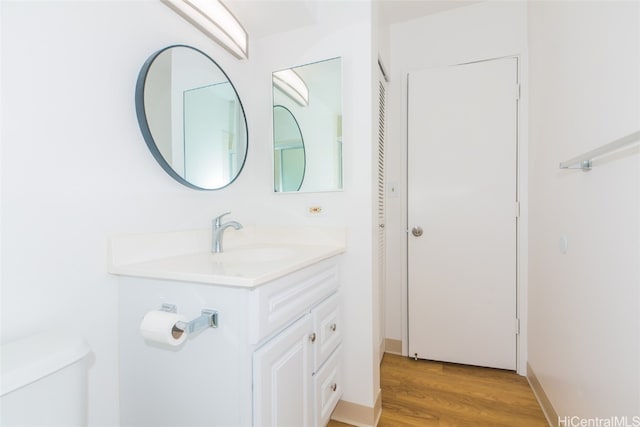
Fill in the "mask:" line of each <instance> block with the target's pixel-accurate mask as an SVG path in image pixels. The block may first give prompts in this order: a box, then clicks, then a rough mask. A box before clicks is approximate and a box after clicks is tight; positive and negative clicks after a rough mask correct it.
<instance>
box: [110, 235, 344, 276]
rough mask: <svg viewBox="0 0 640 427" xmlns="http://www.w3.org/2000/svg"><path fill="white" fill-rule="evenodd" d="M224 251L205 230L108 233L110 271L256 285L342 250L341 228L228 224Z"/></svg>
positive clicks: (126, 274)
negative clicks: (238, 227) (214, 248)
mask: <svg viewBox="0 0 640 427" xmlns="http://www.w3.org/2000/svg"><path fill="white" fill-rule="evenodd" d="M226 234H227V235H225V237H224V241H223V248H224V251H223V252H222V253H219V254H216V253H211V251H210V247H211V238H210V231H209V230H191V231H185V232H170V233H153V234H134V235H122V236H112V237H111V239H110V242H109V262H108V271H109V272H110V273H112V274H117V275H125V276H134V277H146V278H157V279H168V280H178V281H187V282H196V283H206V284H212V285H222V286H233V287H242V288H254V287H256V286H259V285H262V284H264V283H267V282H269V281H271V280H274V279H277V278H279V277H282V276H285V275H287V274H289V273H292V272H294V271H296V270H299V269H301V268H304V267H307V266H310V265H312V264H315V263H317V262H320V261H322V260H324V259H327V258H331V257H333V256H336V255H339V254H341V253H343V252H344V251H345V243H344V242H345V239H344V230H343V229H336V228H331V229H328V228H311V227H286V228H285V227H264V226H262V227H256V226H249V227H246V226H245V227H244V228H243V229H242V230H239V231H236V230H231V229H229V230H228V231H227V232H226Z"/></svg>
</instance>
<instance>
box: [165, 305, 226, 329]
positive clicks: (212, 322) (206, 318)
mask: <svg viewBox="0 0 640 427" xmlns="http://www.w3.org/2000/svg"><path fill="white" fill-rule="evenodd" d="M160 310H161V311H166V312H169V313H177V312H178V307H177V306H176V305H175V304H162V307H160ZM176 327H177V328H180V329H182V330H183V331H185V332H187V333H188V334H194V333H196V332H199V331H201V330H203V329H206V328H217V327H218V312H217V311H215V310H211V309H207V308H205V309H202V311H201V314H200V317H196V318H195V319H193V320H191V321H190V322H177V323H176Z"/></svg>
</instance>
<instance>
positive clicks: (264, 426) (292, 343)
mask: <svg viewBox="0 0 640 427" xmlns="http://www.w3.org/2000/svg"><path fill="white" fill-rule="evenodd" d="M312 329H313V322H312V318H311V315H310V314H307V315H305V316H304V317H303V318H301V319H300V320H298V321H297V322H296V323H294V324H293V325H291V326H290V327H288V328H287V329H285V330H284V331H282V332H281V333H280V334H278V335H276V336H275V337H274V338H273V339H272V340H271V341H269V342H267V343H266V344H264V345H263V346H262V347H260V348H259V349H257V350H256V351H255V352H254V354H253V402H254V406H253V421H254V426H256V427H276V426H277V427H305V426H312V425H313V415H314V414H313V406H314V405H313V399H312V392H313V391H312V388H313V385H312V380H311V361H312V353H311V346H312V342H311V339H310V335H311V333H312Z"/></svg>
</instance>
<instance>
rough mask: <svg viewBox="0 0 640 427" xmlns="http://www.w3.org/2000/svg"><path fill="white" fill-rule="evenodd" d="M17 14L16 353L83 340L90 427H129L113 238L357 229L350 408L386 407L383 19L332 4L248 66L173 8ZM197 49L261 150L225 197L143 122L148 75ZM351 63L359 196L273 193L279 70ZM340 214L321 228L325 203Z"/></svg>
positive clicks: (12, 177) (348, 293)
mask: <svg viewBox="0 0 640 427" xmlns="http://www.w3.org/2000/svg"><path fill="white" fill-rule="evenodd" d="M0 7H1V8H2V9H1V10H2V12H1V15H2V22H1V24H2V123H3V128H2V178H1V179H2V229H1V236H2V341H3V342H6V341H9V340H12V339H15V338H18V337H20V336H23V335H26V334H29V333H32V332H34V331H37V330H41V329H47V328H49V327H56V328H60V329H64V330H66V331H68V332H69V333H70V334H78V335H82V336H84V337H85V338H86V339H87V341H88V342H89V344H90V345H91V347H92V349H93V353H94V358H95V360H94V361H93V363H92V366H91V368H90V377H89V381H90V385H89V406H90V407H89V424H90V425H91V426H114V425H117V424H118V404H117V401H118V385H117V383H116V380H115V379H116V378H117V367H118V365H117V351H116V350H117V338H118V337H117V332H116V331H117V293H116V284H117V278H115V277H112V276H110V275H108V274H107V273H106V242H107V237H108V236H109V235H110V234H112V233H128V232H146V231H163V230H184V229H193V228H205V227H208V226H209V225H210V220H211V218H212V217H213V216H215V215H217V214H219V213H221V212H224V211H226V210H230V211H232V212H233V215H232V217H233V218H234V219H237V220H239V221H240V222H245V223H261V224H269V223H271V224H289V223H295V224H313V225H322V224H326V225H346V226H347V227H348V252H347V254H346V255H345V257H344V259H345V262H344V266H343V275H344V278H345V281H344V290H343V291H344V307H343V309H344V312H345V318H346V319H348V322H347V325H346V328H345V329H346V330H345V347H346V348H345V353H346V354H347V355H348V356H347V358H346V360H345V375H346V383H345V394H344V397H343V398H344V399H346V400H348V401H351V402H354V403H358V404H361V405H365V406H373V402H374V399H375V394H376V393H377V390H378V388H379V386H378V384H377V377H376V372H377V365H376V364H375V363H374V361H373V356H372V355H373V352H372V347H373V338H372V335H373V331H372V328H373V327H372V323H373V316H374V315H375V314H374V312H373V309H372V299H373V296H372V281H373V279H372V265H371V247H372V229H373V227H372V219H371V215H372V213H371V212H372V211H373V210H372V200H371V191H370V189H371V187H372V178H371V149H370V147H371V139H372V138H371V127H372V125H371V108H370V106H371V105H372V104H371V103H372V100H371V81H372V78H371V75H372V66H371V64H372V59H371V56H372V55H371V12H370V5H368V4H367V3H361V2H350V3H334V2H326V3H325V2H320V3H319V7H318V10H319V20H318V22H319V24H318V25H316V26H313V27H309V28H306V29H302V30H299V31H296V32H295V33H291V34H288V35H287V34H284V35H281V36H275V37H271V38H268V39H263V40H260V41H254V42H253V43H252V45H251V59H250V60H248V61H237V60H235V59H234V58H232V57H231V56H230V55H229V54H228V53H226V51H224V50H223V49H221V48H219V47H218V46H217V45H215V44H214V43H212V42H211V41H210V40H209V39H207V38H206V37H205V36H204V35H201V34H200V33H199V32H198V31H196V30H195V29H193V28H192V27H191V26H190V25H189V24H188V23H186V22H185V21H183V20H182V19H181V18H179V17H177V16H176V15H175V14H174V12H172V11H171V10H170V9H169V8H167V7H166V6H164V5H162V4H161V3H160V2H139V1H131V2H111V1H104V2H93V1H92V2H81V1H78V2H7V1H3V2H0ZM176 43H184V44H190V45H193V46H194V47H197V48H199V49H201V50H203V51H205V52H206V53H208V54H209V55H210V56H211V57H213V58H215V59H216V61H218V63H219V64H220V66H221V67H222V68H224V69H225V71H226V72H227V73H228V75H229V76H230V77H231V79H232V81H233V83H234V85H235V86H236V88H237V90H238V93H239V95H240V98H241V99H242V101H243V104H244V107H245V110H246V113H247V122H248V126H249V153H248V157H247V163H246V165H245V169H244V172H243V173H242V175H241V176H240V177H239V178H238V179H237V180H236V181H235V182H234V183H233V184H232V185H231V186H230V187H227V188H225V189H223V190H220V191H216V192H197V191H194V190H190V189H188V188H186V187H183V186H181V185H180V184H178V183H176V182H175V181H173V180H172V179H171V178H170V177H169V176H168V175H166V174H165V173H164V171H163V170H162V169H161V168H160V167H159V166H158V165H157V164H156V162H155V160H154V159H153V157H152V156H151V155H150V153H149V152H148V150H147V147H146V146H145V144H144V141H143V139H142V136H141V134H140V131H139V129H138V125H137V122H136V116H135V108H134V88H135V82H136V77H137V74H138V71H139V69H140V67H141V66H142V64H143V62H144V61H145V60H146V58H147V57H148V56H149V55H150V54H151V53H153V52H154V51H156V50H157V49H159V48H161V47H164V46H167V45H170V44H176ZM335 56H342V57H343V91H344V120H343V135H344V141H345V143H344V161H345V178H344V180H345V191H344V192H340V193H322V194H273V177H272V157H273V154H272V130H271V110H272V100H271V72H272V71H273V70H278V69H283V68H287V67H290V66H292V65H299V64H302V63H305V62H312V61H317V60H319V59H326V58H331V57H335ZM317 204H320V205H322V206H323V208H324V211H325V214H324V215H323V216H321V217H317V218H310V217H307V216H306V209H307V207H308V206H310V205H317Z"/></svg>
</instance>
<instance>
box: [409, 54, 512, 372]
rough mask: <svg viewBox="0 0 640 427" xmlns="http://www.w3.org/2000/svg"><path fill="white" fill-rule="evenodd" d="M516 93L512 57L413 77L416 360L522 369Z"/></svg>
mask: <svg viewBox="0 0 640 427" xmlns="http://www.w3.org/2000/svg"><path fill="white" fill-rule="evenodd" d="M517 92H518V91H517V59H516V58H503V59H496V60H490V61H483V62H477V63H471V64H465V65H457V66H451V67H444V68H437V69H428V70H423V71H419V72H415V73H411V74H410V75H409V79H408V98H409V103H408V161H407V168H408V226H409V231H408V233H409V234H408V286H409V289H408V311H409V313H408V314H409V323H408V325H409V355H410V356H411V357H417V358H421V359H430V360H441V361H448V362H455V363H464V364H470V365H478V366H488V367H495V368H503V369H515V368H516V332H517V331H516V324H517V319H516V216H517V213H516V201H517V193H516V189H517V182H516V164H517V163H516V160H517V159H516V157H517ZM413 229H415V230H416V232H415V234H418V235H419V234H420V231H422V234H421V235H419V236H416V235H415V234H414V233H413V232H412V230H413Z"/></svg>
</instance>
